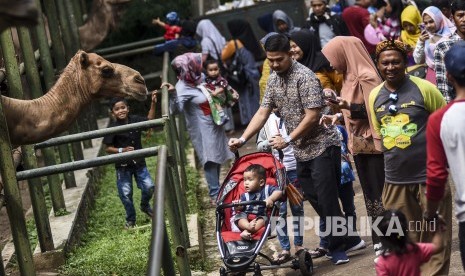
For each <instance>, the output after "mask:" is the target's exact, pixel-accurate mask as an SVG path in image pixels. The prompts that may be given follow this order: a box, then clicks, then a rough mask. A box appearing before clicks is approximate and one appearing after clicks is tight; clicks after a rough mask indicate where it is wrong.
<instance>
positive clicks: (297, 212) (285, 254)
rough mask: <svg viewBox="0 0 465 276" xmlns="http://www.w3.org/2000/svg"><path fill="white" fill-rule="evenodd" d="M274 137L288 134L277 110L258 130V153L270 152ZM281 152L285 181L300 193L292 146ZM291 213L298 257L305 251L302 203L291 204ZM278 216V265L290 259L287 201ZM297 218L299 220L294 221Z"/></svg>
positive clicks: (282, 205) (274, 153)
mask: <svg viewBox="0 0 465 276" xmlns="http://www.w3.org/2000/svg"><path fill="white" fill-rule="evenodd" d="M276 135H281V136H282V137H287V136H288V132H287V129H286V126H285V124H284V120H283V119H282V118H281V115H280V114H279V112H278V111H277V109H273V112H272V113H271V114H270V117H268V120H267V121H266V123H265V125H264V126H263V128H262V129H261V130H260V133H259V134H258V137H257V149H258V150H259V151H264V152H270V151H271V145H270V139H271V138H272V137H274V136H276ZM282 151H283V154H284V156H283V161H282V163H283V165H284V166H285V167H286V175H287V181H288V183H290V185H293V186H294V187H295V188H296V189H297V190H298V191H300V192H301V193H302V187H300V183H299V179H298V178H297V161H296V159H295V156H294V148H293V147H292V145H289V146H287V147H285V148H284V149H282ZM272 153H273V155H274V156H275V157H276V158H277V159H279V154H278V151H272ZM290 207H291V213H292V216H293V217H294V220H293V231H292V232H293V233H294V247H295V248H294V249H295V255H296V256H298V255H299V253H300V252H302V250H305V248H304V247H303V246H302V245H303V241H304V239H303V236H302V234H303V229H301V224H300V223H299V222H300V218H303V216H304V207H303V202H300V205H298V204H295V205H294V204H291V205H290ZM279 216H280V218H282V219H283V222H284V223H282V224H281V223H280V226H282V228H281V229H280V231H276V233H277V234H278V240H279V244H280V245H281V249H282V251H281V253H279V254H278V256H277V257H276V258H275V259H274V261H275V262H276V263H278V264H281V263H285V262H287V261H288V260H289V259H290V258H291V251H290V250H291V243H290V241H289V235H288V231H287V200H286V201H284V202H282V204H281V208H280V209H279ZM296 218H299V219H296Z"/></svg>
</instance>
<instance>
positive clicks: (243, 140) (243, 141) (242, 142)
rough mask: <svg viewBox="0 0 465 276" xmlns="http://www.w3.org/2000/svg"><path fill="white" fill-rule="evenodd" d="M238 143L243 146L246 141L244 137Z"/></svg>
mask: <svg viewBox="0 0 465 276" xmlns="http://www.w3.org/2000/svg"><path fill="white" fill-rule="evenodd" d="M239 141H241V144H242V145H243V144H245V142H246V140H245V138H244V137H241V138H239Z"/></svg>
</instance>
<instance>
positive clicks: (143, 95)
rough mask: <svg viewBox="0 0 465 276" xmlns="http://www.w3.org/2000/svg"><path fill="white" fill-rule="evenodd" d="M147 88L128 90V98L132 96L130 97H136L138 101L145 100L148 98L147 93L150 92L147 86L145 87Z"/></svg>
mask: <svg viewBox="0 0 465 276" xmlns="http://www.w3.org/2000/svg"><path fill="white" fill-rule="evenodd" d="M144 88H145V89H143V90H142V89H141V90H137V91H135V90H132V91H128V93H126V97H127V98H130V99H134V100H136V101H139V102H141V101H145V100H146V99H147V95H148V94H149V92H148V91H147V88H146V87H144Z"/></svg>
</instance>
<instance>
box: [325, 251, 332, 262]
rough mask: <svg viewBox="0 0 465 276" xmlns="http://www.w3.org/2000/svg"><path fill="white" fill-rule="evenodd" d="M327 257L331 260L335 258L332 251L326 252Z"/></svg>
mask: <svg viewBox="0 0 465 276" xmlns="http://www.w3.org/2000/svg"><path fill="white" fill-rule="evenodd" d="M325 257H326V259H329V260H332V259H333V255H331V252H328V253H326V255H325Z"/></svg>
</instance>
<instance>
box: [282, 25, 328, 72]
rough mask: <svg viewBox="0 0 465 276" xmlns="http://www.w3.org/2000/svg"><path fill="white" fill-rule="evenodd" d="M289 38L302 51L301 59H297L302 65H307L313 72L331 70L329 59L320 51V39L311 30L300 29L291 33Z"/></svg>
mask: <svg viewBox="0 0 465 276" xmlns="http://www.w3.org/2000/svg"><path fill="white" fill-rule="evenodd" d="M291 40H292V41H294V42H295V44H297V46H299V48H300V49H301V50H302V52H303V53H304V55H303V57H302V59H300V60H298V62H300V63H301V64H302V65H305V66H307V67H308V68H310V70H312V71H313V72H318V71H321V70H324V69H326V70H331V66H330V65H329V61H328V60H327V59H326V57H325V56H324V55H323V53H321V46H320V41H319V40H318V38H317V37H316V36H315V35H314V34H313V32H312V31H310V30H307V29H301V30H300V31H297V32H294V33H292V34H291Z"/></svg>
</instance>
